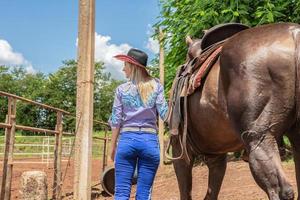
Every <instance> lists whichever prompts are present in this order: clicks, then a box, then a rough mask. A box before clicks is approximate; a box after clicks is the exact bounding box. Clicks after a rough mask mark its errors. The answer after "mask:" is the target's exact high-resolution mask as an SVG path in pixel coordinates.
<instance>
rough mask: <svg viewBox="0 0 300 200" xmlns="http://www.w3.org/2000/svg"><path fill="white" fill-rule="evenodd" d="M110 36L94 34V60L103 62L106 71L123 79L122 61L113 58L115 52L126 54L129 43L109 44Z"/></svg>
mask: <svg viewBox="0 0 300 200" xmlns="http://www.w3.org/2000/svg"><path fill="white" fill-rule="evenodd" d="M110 40H111V37H110V36H102V35H100V34H97V33H96V35H95V60H96V61H102V62H104V66H105V68H106V70H107V71H108V72H110V73H111V74H112V76H113V77H114V78H116V79H124V75H123V72H122V69H123V62H121V61H119V60H117V59H115V58H113V56H115V55H117V54H127V52H128V50H129V49H130V48H131V46H130V45H129V44H120V45H115V44H110V42H109V41H110Z"/></svg>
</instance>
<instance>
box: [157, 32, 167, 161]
mask: <svg viewBox="0 0 300 200" xmlns="http://www.w3.org/2000/svg"><path fill="white" fill-rule="evenodd" d="M163 39H164V34H163V31H162V30H161V29H160V28H159V79H160V83H161V84H162V85H164V81H165V69H164V45H163ZM164 132H165V130H164V122H163V121H162V120H161V119H159V123H158V133H159V142H160V166H163V164H164V159H165V158H164V157H165V156H164V155H165V154H164Z"/></svg>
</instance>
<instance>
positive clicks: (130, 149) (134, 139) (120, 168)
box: [115, 132, 160, 200]
mask: <svg viewBox="0 0 300 200" xmlns="http://www.w3.org/2000/svg"><path fill="white" fill-rule="evenodd" d="M159 153H160V150H159V142H158V136H157V134H153V133H146V132H123V133H121V134H120V138H119V142H118V146H117V151H116V158H115V200H128V199H129V198H130V192H131V185H132V184H131V181H132V178H133V175H134V171H135V168H136V166H137V173H138V177H137V191H136V199H137V200H149V199H151V190H152V185H153V181H154V177H155V174H156V171H157V168H158V166H159V161H160V157H159V156H160V155H159Z"/></svg>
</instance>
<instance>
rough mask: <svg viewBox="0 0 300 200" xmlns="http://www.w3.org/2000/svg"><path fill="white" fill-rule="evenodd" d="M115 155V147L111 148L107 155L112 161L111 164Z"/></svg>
mask: <svg viewBox="0 0 300 200" xmlns="http://www.w3.org/2000/svg"><path fill="white" fill-rule="evenodd" d="M115 155H116V147H115V146H112V147H111V150H110V154H109V157H110V159H111V160H112V162H114V161H115Z"/></svg>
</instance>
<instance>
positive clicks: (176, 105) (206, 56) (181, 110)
mask: <svg viewBox="0 0 300 200" xmlns="http://www.w3.org/2000/svg"><path fill="white" fill-rule="evenodd" d="M246 28H249V27H247V26H245V25H242V24H236V23H229V24H225V25H224V24H222V25H218V26H215V27H213V28H211V29H209V30H208V31H207V33H206V35H204V37H203V39H202V43H201V49H204V50H203V51H202V53H201V54H200V55H199V56H197V57H195V58H193V59H189V60H188V61H187V62H186V63H185V64H183V65H181V66H180V67H179V68H178V70H177V72H176V77H175V79H174V81H173V85H172V89H171V96H170V106H169V108H170V109H169V118H168V121H169V127H170V133H171V137H170V140H169V144H168V146H167V148H166V157H167V158H168V159H170V160H177V159H182V158H184V159H185V161H186V162H188V163H189V162H190V158H189V156H188V152H187V145H186V144H187V132H188V130H187V109H188V108H187V97H188V96H189V95H191V94H193V93H194V92H195V90H196V89H197V88H199V87H200V86H201V84H202V83H203V82H204V81H205V77H206V75H207V74H208V72H209V71H210V69H211V67H212V66H213V65H214V64H215V62H216V61H217V60H218V59H219V55H220V53H221V51H222V47H223V44H224V42H225V41H226V40H227V39H228V38H229V37H231V36H233V35H234V34H236V33H237V32H239V31H241V30H244V29H246ZM215 36H216V37H215ZM203 42H204V43H203ZM180 128H181V130H182V128H183V130H182V131H181V132H182V135H179V130H180ZM181 132H180V133H181ZM174 137H178V139H179V143H180V146H181V155H180V156H178V157H176V158H174V157H170V156H169V155H168V153H169V148H170V144H171V142H172V139H174ZM191 148H192V147H191ZM196 148H197V147H194V151H196V152H198V151H197V149H196ZM199 153H200V152H199Z"/></svg>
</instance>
